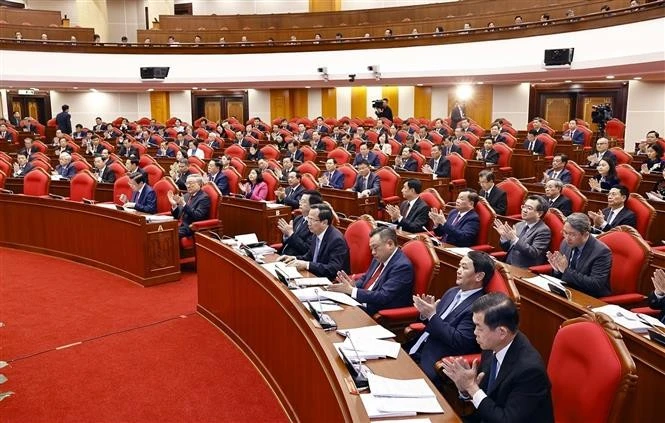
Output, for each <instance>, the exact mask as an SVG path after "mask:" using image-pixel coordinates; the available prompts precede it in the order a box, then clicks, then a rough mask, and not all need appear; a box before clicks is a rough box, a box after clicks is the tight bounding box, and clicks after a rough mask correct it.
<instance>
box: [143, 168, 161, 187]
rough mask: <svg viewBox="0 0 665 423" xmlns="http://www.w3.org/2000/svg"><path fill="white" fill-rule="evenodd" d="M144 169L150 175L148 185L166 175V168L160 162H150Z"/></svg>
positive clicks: (153, 183)
mask: <svg viewBox="0 0 665 423" xmlns="http://www.w3.org/2000/svg"><path fill="white" fill-rule="evenodd" d="M143 170H144V171H145V173H146V174H147V175H148V185H150V186H153V185H155V184H156V183H157V181H159V180H160V179H162V178H163V177H164V174H165V173H164V169H162V167H161V166H160V165H158V164H149V165H148V166H146V167H144V168H143Z"/></svg>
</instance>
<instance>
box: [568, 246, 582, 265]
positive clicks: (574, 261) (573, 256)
mask: <svg viewBox="0 0 665 423" xmlns="http://www.w3.org/2000/svg"><path fill="white" fill-rule="evenodd" d="M579 252H580V250H579V249H578V248H577V247H575V248H573V250H572V251H571V253H570V263H569V264H570V268H571V269H575V268H576V267H577V259H578V258H579V255H580V254H579Z"/></svg>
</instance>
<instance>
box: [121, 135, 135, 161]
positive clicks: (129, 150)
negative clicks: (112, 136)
mask: <svg viewBox="0 0 665 423" xmlns="http://www.w3.org/2000/svg"><path fill="white" fill-rule="evenodd" d="M118 156H120V157H132V156H134V157H139V151H138V150H137V149H136V147H134V146H132V143H131V142H130V141H129V138H125V139H124V140H122V141H121V147H120V150H118Z"/></svg>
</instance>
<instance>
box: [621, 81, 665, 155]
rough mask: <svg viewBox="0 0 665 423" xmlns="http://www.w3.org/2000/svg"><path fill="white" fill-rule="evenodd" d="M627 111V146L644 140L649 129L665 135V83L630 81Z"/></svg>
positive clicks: (629, 146)
mask: <svg viewBox="0 0 665 423" xmlns="http://www.w3.org/2000/svg"><path fill="white" fill-rule="evenodd" d="M627 109H628V112H627V113H626V135H625V139H626V148H628V149H629V150H630V149H632V146H633V145H634V144H635V141H638V140H642V139H644V138H645V135H646V133H647V132H648V131H651V130H655V131H657V132H658V133H659V134H660V136H661V138H662V137H665V135H664V133H665V83H663V82H643V81H630V82H629V83H628V107H627Z"/></svg>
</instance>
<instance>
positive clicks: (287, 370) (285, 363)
mask: <svg viewBox="0 0 665 423" xmlns="http://www.w3.org/2000/svg"><path fill="white" fill-rule="evenodd" d="M196 255H197V271H198V278H199V283H198V289H199V300H198V311H199V312H200V313H201V314H202V315H204V316H205V317H206V318H208V319H210V321H211V322H212V323H213V324H215V325H216V326H218V327H219V328H220V329H222V330H223V331H224V332H225V333H226V334H227V335H229V336H230V337H231V339H233V341H234V342H236V343H237V344H238V346H239V347H240V349H242V350H243V351H244V352H245V353H246V354H247V356H248V357H249V359H250V360H251V361H252V362H253V363H254V364H255V365H256V366H257V368H258V369H259V371H260V372H261V373H262V374H263V375H264V377H265V378H266V380H267V381H268V383H269V384H270V386H271V387H272V388H273V390H274V391H275V393H276V395H277V397H278V398H279V400H280V401H281V403H282V405H283V406H284V409H285V410H286V413H287V414H288V416H289V418H290V419H291V420H292V421H303V422H310V421H326V422H327V421H330V422H339V421H344V422H366V421H369V418H368V416H367V413H366V412H365V409H364V407H363V405H362V402H361V400H360V397H358V396H357V395H354V394H351V393H350V392H349V385H348V383H349V381H350V379H349V373H348V371H347V370H346V367H345V366H344V364H343V362H342V360H341V359H340V358H339V356H338V354H337V352H336V351H335V349H334V347H333V345H332V343H333V342H341V340H342V337H341V336H340V335H337V334H336V333H335V332H325V331H323V329H321V328H319V327H317V326H316V325H315V323H314V322H313V320H312V319H311V318H310V315H309V313H308V312H307V311H306V310H305V308H304V307H303V305H302V304H301V303H300V301H298V299H297V298H296V297H295V296H294V295H293V294H292V293H291V292H290V291H289V290H288V289H287V288H286V287H285V286H284V285H282V284H280V283H279V282H278V281H277V280H276V279H275V278H273V276H272V275H270V274H269V273H268V272H267V271H265V270H263V269H262V268H261V267H260V266H258V265H256V263H254V262H253V261H251V260H249V259H247V258H246V257H243V256H240V255H238V254H237V253H236V252H235V251H233V249H232V248H231V247H228V246H226V245H223V244H221V243H219V242H217V241H216V240H213V239H212V238H210V237H208V236H206V235H197V236H196ZM330 315H331V317H332V318H333V319H335V320H336V322H337V324H338V325H339V327H340V328H353V327H360V326H368V325H370V324H375V322H374V320H372V319H371V318H370V317H369V316H368V315H367V314H365V313H364V312H363V311H362V310H360V309H358V308H353V307H347V308H345V310H344V311H341V312H333V313H330ZM368 366H369V367H370V368H371V369H372V370H373V371H374V372H375V373H377V374H380V375H382V376H387V377H393V378H398V379H412V378H426V376H425V375H424V374H423V373H422V371H420V368H419V367H418V366H417V365H416V364H415V363H414V362H413V361H412V360H411V358H409V357H408V355H407V354H406V353H405V352H404V351H400V354H399V356H398V358H397V359H396V360H391V359H386V360H374V361H371V362H370V363H369V364H368ZM430 386H431V387H432V389H433V390H434V391H435V392H436V388H434V386H433V385H431V384H430ZM437 395H438V400H439V403H440V404H441V406H442V408H443V409H444V410H445V413H444V414H437V415H428V416H427V417H429V418H430V419H431V421H433V422H459V421H460V420H459V418H458V417H457V415H456V414H455V413H454V412H453V411H452V409H451V407H450V406H449V405H448V403H447V402H446V401H445V399H444V398H443V397H442V396H441V395H439V394H437Z"/></svg>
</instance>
